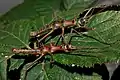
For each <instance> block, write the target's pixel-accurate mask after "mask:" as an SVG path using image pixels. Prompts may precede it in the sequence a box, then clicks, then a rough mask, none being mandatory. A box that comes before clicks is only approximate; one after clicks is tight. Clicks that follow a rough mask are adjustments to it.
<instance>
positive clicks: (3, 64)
mask: <svg viewBox="0 0 120 80" xmlns="http://www.w3.org/2000/svg"><path fill="white" fill-rule="evenodd" d="M6 69H7V60H4V59H3V58H2V56H0V79H1V80H7V75H6V74H7V73H6V72H7V71H6Z"/></svg>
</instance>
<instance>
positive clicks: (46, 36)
mask: <svg viewBox="0 0 120 80" xmlns="http://www.w3.org/2000/svg"><path fill="white" fill-rule="evenodd" d="M53 31H54V30H51V31H50V32H49V33H48V34H46V35H45V36H44V37H42V38H41V39H40V40H38V42H41V41H42V40H43V39H45V38H46V37H48V36H49V35H50V34H51V33H52V32H53Z"/></svg>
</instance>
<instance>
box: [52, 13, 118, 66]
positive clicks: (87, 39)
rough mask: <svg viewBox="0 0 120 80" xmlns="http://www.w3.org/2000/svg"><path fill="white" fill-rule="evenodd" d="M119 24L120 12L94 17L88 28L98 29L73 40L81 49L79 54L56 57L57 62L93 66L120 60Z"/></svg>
mask: <svg viewBox="0 0 120 80" xmlns="http://www.w3.org/2000/svg"><path fill="white" fill-rule="evenodd" d="M119 24H120V13H119V11H106V12H103V13H100V14H97V15H94V16H93V17H91V19H90V20H89V22H88V24H87V25H86V26H88V27H92V28H96V29H95V30H94V31H90V32H88V34H87V35H83V36H81V37H74V38H73V39H72V42H71V43H72V44H73V45H75V46H78V47H80V48H81V49H80V50H79V51H78V52H76V51H73V53H70V55H68V54H60V55H55V56H54V58H55V60H56V61H58V62H60V63H63V64H76V65H80V66H92V65H93V64H95V63H100V64H101V63H107V62H112V61H117V60H119V59H120V58H119V56H120V50H119V49H120V37H119V36H120V33H119V31H120V26H119ZM67 40H68V39H67ZM71 54H72V55H71ZM73 54H74V55H73ZM76 54H78V55H76ZM83 55H84V56H83ZM85 55H86V56H85Z"/></svg>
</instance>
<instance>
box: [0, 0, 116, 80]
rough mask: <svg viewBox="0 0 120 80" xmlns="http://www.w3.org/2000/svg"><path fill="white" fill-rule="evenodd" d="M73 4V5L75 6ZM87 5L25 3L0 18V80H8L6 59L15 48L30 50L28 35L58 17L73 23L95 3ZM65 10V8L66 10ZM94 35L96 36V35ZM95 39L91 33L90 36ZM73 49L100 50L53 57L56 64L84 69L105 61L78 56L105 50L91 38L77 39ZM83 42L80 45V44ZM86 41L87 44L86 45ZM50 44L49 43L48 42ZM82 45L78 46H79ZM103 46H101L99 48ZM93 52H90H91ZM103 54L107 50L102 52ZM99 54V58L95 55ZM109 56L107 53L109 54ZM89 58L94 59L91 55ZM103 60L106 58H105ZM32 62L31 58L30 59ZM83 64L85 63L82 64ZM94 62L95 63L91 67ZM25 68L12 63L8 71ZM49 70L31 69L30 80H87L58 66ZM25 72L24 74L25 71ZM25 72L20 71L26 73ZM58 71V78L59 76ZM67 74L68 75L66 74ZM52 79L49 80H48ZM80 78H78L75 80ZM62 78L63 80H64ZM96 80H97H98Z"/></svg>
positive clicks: (57, 0)
mask: <svg viewBox="0 0 120 80" xmlns="http://www.w3.org/2000/svg"><path fill="white" fill-rule="evenodd" d="M73 2H74V3H73ZM61 3H63V5H64V6H65V8H62V10H61ZM83 3H84V0H75V1H74V0H51V1H48V0H44V1H43V0H34V1H33V0H25V2H24V3H23V4H20V5H19V6H18V7H15V8H14V9H12V10H11V11H9V12H8V13H6V14H5V15H3V16H1V18H0V23H1V25H0V69H1V70H3V72H0V75H1V79H6V73H7V71H6V67H7V59H9V58H11V56H12V55H14V54H13V53H12V48H24V47H27V48H29V38H30V37H29V33H30V31H31V30H32V28H33V29H34V30H36V31H37V30H38V29H39V28H40V27H42V26H43V25H45V24H47V23H50V22H51V21H53V20H55V19H54V18H56V17H52V16H53V15H54V13H55V14H57V16H59V15H60V17H62V18H65V19H71V17H72V18H73V17H75V16H76V15H78V14H79V13H80V11H82V10H83V9H84V8H86V7H88V5H89V4H90V3H92V1H90V0H88V1H86V2H85V4H83ZM64 6H63V7H64ZM93 33H94V32H93ZM91 35H92V33H91ZM74 40H75V41H72V42H73V45H75V46H80V45H82V46H83V47H86V46H87V47H89V46H93V47H94V46H95V47H97V48H100V49H97V50H96V49H95V50H96V51H95V50H94V49H92V50H87V49H82V50H81V51H80V50H78V52H77V51H74V52H73V53H70V54H75V55H64V54H59V55H54V59H55V61H58V62H60V63H63V64H75V65H81V66H84V65H86V66H90V65H92V64H94V63H98V62H99V63H100V62H101V63H102V60H103V58H102V59H101V60H99V59H98V58H96V57H95V58H93V57H89V58H88V57H83V56H81V55H80V56H76V54H78V55H79V54H81V53H83V54H84V53H85V52H86V53H93V52H95V53H93V54H92V55H93V56H94V55H97V54H101V53H98V51H101V50H102V49H103V48H101V47H102V46H105V47H106V45H105V44H100V43H98V41H95V40H94V39H91V38H88V37H87V38H86V37H84V36H83V38H82V40H81V38H78V39H74ZM79 40H81V41H79ZM88 40H91V41H95V42H93V43H89V45H88V44H87V43H88ZM84 41H86V44H85V43H84V44H83V42H84ZM49 42H50V41H49ZM76 43H79V44H76ZM98 44H100V46H97V45H98ZM107 47H108V46H107ZM106 50H107V51H109V50H110V51H111V52H116V50H114V51H112V50H113V49H106ZM89 51H91V52H89ZM103 51H104V50H103ZM96 53H97V54H96ZM107 53H108V52H106V54H107ZM88 56H91V55H90V54H89V55H88ZM98 57H99V56H98ZM102 57H103V56H102ZM31 59H32V58H31ZM81 62H82V63H81ZM92 62H93V63H92ZM22 64H23V60H22V59H19V60H18V59H16V60H13V59H11V64H10V67H9V70H8V71H10V70H14V71H15V70H16V69H19V68H21V66H20V65H22ZM45 69H46V70H44V71H42V67H41V65H39V64H38V65H37V66H35V67H34V68H33V69H31V71H30V72H28V76H27V79H29V80H34V79H44V80H47V79H50V80H56V79H58V77H60V76H61V75H62V76H63V77H65V80H66V79H71V80H73V79H75V80H77V79H80V78H82V79H84V78H83V77H81V76H80V75H79V74H76V73H75V74H71V73H69V72H67V71H66V70H64V69H62V68H59V67H58V66H55V67H54V68H53V69H50V68H49V67H48V65H47V66H46V68H45ZM23 71H24V70H23ZM23 71H21V72H22V73H23ZM58 71H59V74H56V73H57V72H58ZM62 71H63V72H65V75H64V74H63V72H62ZM22 73H21V76H20V77H21V78H22V77H23V76H24V74H22ZM49 75H50V76H49ZM51 76H52V77H51ZM76 76H77V77H76ZM61 78H62V77H60V79H61ZM96 80H97V79H96Z"/></svg>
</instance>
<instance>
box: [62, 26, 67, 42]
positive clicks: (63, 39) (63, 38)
mask: <svg viewBox="0 0 120 80" xmlns="http://www.w3.org/2000/svg"><path fill="white" fill-rule="evenodd" d="M61 37H62V44H66V41H65V37H64V27H62V33H61Z"/></svg>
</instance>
